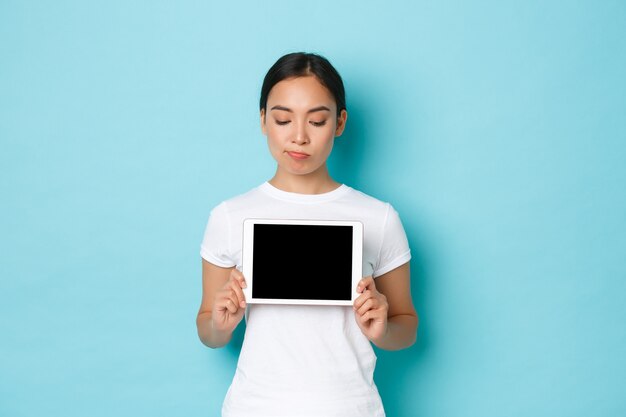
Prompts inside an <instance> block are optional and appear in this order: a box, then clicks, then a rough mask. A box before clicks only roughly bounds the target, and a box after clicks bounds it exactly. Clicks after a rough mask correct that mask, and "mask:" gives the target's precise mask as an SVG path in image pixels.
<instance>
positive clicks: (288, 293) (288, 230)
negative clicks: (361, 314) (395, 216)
mask: <svg viewBox="0 0 626 417" xmlns="http://www.w3.org/2000/svg"><path fill="white" fill-rule="evenodd" d="M353 230H354V228H353V227H352V226H345V225H344V226H342V225H338V226H328V225H302V224H255V225H254V238H253V241H254V249H253V251H254V255H253V261H252V274H253V277H254V280H253V285H252V296H253V298H263V299H285V300H286V299H290V300H342V301H350V299H351V296H352V292H353V291H352V290H353V289H352V284H353V280H352V274H353V267H352V257H353Z"/></svg>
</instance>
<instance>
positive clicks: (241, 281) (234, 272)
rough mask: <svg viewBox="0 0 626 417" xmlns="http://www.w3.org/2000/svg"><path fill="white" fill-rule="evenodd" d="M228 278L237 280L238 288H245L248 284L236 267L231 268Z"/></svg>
mask: <svg viewBox="0 0 626 417" xmlns="http://www.w3.org/2000/svg"><path fill="white" fill-rule="evenodd" d="M230 278H231V279H233V280H235V281H237V283H238V284H239V287H240V288H246V287H247V286H248V285H247V284H246V279H245V278H244V277H243V274H242V273H241V271H239V270H238V269H236V268H233V269H231V271H230Z"/></svg>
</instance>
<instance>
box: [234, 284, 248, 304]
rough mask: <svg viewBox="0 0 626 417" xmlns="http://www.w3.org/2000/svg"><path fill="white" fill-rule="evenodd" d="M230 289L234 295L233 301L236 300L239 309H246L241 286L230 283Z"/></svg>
mask: <svg viewBox="0 0 626 417" xmlns="http://www.w3.org/2000/svg"><path fill="white" fill-rule="evenodd" d="M230 289H231V290H232V292H233V293H234V294H235V299H236V303H237V305H238V306H239V307H241V308H245V307H246V296H245V295H244V294H243V290H242V289H241V286H240V285H239V283H238V282H236V281H231V283H230Z"/></svg>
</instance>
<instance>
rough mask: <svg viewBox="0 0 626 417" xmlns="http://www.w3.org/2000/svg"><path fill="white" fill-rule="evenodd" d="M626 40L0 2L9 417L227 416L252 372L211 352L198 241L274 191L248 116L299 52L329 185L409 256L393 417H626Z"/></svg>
mask: <svg viewBox="0 0 626 417" xmlns="http://www.w3.org/2000/svg"><path fill="white" fill-rule="evenodd" d="M257 3H258V4H257ZM507 3H509V4H507ZM624 22H626V3H624V2H621V1H609V0H607V1H601V2H593V1H591V0H588V1H577V2H569V1H553V2H540V1H526V2H498V1H475V2H463V1H441V2H426V1H404V2H400V1H389V2H374V1H370V2H368V1H365V2H357V1H348V2H336V1H330V0H321V1H317V2H312V3H302V4H298V5H296V2H249V3H243V2H220V3H217V2H214V3H211V2H202V1H179V2H163V1H157V2H155V1H134V2H127V1H106V2H104V1H102V2H100V1H98V2H95V1H94V2H81V1H56V2H50V3H46V4H44V3H43V2H35V1H20V2H18V1H3V2H1V3H0V141H1V142H0V145H1V146H0V167H1V168H0V170H1V175H0V195H1V196H2V197H1V198H2V204H1V205H0V210H1V216H0V230H1V233H0V251H1V252H0V253H2V261H1V264H0V268H1V269H0V275H1V277H0V416H15V417H20V416H38V415H58V416H61V415H62V416H66V417H73V416H81V417H82V416H93V417H98V416H111V415H117V416H148V415H150V416H188V417H192V416H216V415H218V413H219V409H220V406H221V401H222V398H223V396H224V394H225V392H226V389H227V387H228V385H229V383H230V379H231V378H232V374H233V372H234V368H235V364H236V358H237V354H238V351H237V345H236V343H235V344H234V345H233V346H230V347H227V348H224V349H220V350H210V349H207V348H205V347H204V346H203V345H202V344H201V343H200V342H199V340H198V339H197V336H196V329H195V315H196V312H197V309H198V306H199V302H200V291H201V288H200V256H199V244H200V241H201V238H202V233H203V231H204V226H205V223H206V219H207V216H208V213H209V210H210V209H211V207H213V206H214V205H216V204H217V203H219V202H220V201H222V200H223V199H226V198H228V197H231V196H233V195H235V194H238V193H241V192H243V191H246V190H247V189H249V188H251V187H253V186H256V185H258V184H259V183H260V182H262V181H264V180H265V179H267V178H269V177H270V176H271V174H272V173H273V170H274V166H273V163H272V162H273V161H272V159H271V158H270V156H269V153H268V152H267V150H266V145H265V143H264V137H263V136H262V135H261V132H260V130H259V126H258V109H257V100H258V93H259V89H260V84H261V80H262V77H263V75H264V73H265V71H266V70H267V68H268V67H269V66H270V65H271V64H272V63H273V62H274V61H275V60H276V59H277V58H278V57H279V56H280V55H282V54H283V53H286V52H290V51H294V50H306V51H313V52H319V53H322V54H324V55H326V56H327V57H328V58H329V59H330V60H331V61H332V62H333V63H334V64H335V65H336V67H337V68H338V69H339V71H340V72H341V73H342V75H343V77H344V79H345V82H346V87H347V91H348V107H349V112H350V117H349V121H348V128H347V131H346V133H345V135H344V136H343V137H342V138H341V139H340V140H339V141H338V142H337V145H336V149H335V151H334V154H333V155H332V157H331V158H332V159H331V168H332V172H333V173H334V175H335V176H336V177H337V178H338V179H339V180H341V181H344V182H346V183H348V184H349V185H351V186H354V187H356V188H359V189H361V190H363V191H365V192H367V193H369V194H372V195H374V196H376V197H378V198H381V199H383V200H388V201H391V202H392V203H393V204H394V206H395V207H396V208H397V209H398V211H399V212H400V215H401V216H402V218H403V221H404V224H405V227H406V229H407V233H408V236H409V240H410V244H411V247H412V249H413V255H414V257H413V261H412V268H413V271H414V276H413V296H414V300H415V303H416V306H417V309H418V311H419V313H420V316H421V327H420V330H419V340H418V342H417V344H416V345H415V346H414V347H412V348H410V349H408V350H405V351H401V352H382V351H377V352H378V354H379V362H378V369H377V373H376V380H377V383H378V385H379V389H380V391H381V394H382V397H383V401H384V402H385V404H386V407H387V410H388V415H389V416H390V417H396V416H398V417H409V416H411V417H412V416H432V417H448V416H463V417H472V416H476V417H489V416H494V417H499V416H520V417H522V416H523V417H527V416H533V417H542V416H546V417H548V416H549V417H554V416H585V417H587V416H617V415H625V414H626V399H625V398H626V397H624V386H626V326H625V325H624V318H625V313H626V308H625V307H624V301H625V293H626V261H625V258H626V256H625V254H626V192H625V191H624V189H625V186H624V185H625V184H626V163H625V161H626V81H625V76H624V74H626V47H625V43H624V38H625V37H626V29H625V28H626V25H625V24H624ZM240 339H241V334H238V340H237V342H239V343H240Z"/></svg>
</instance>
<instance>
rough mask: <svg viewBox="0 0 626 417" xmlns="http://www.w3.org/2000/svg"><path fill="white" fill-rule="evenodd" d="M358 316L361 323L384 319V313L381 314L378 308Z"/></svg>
mask: <svg viewBox="0 0 626 417" xmlns="http://www.w3.org/2000/svg"><path fill="white" fill-rule="evenodd" d="M360 317H361V320H362V322H363V323H367V322H368V321H370V320H373V321H376V322H383V321H384V320H385V315H384V314H382V311H380V310H368V311H366V312H365V314H363V315H362V316H360Z"/></svg>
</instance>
